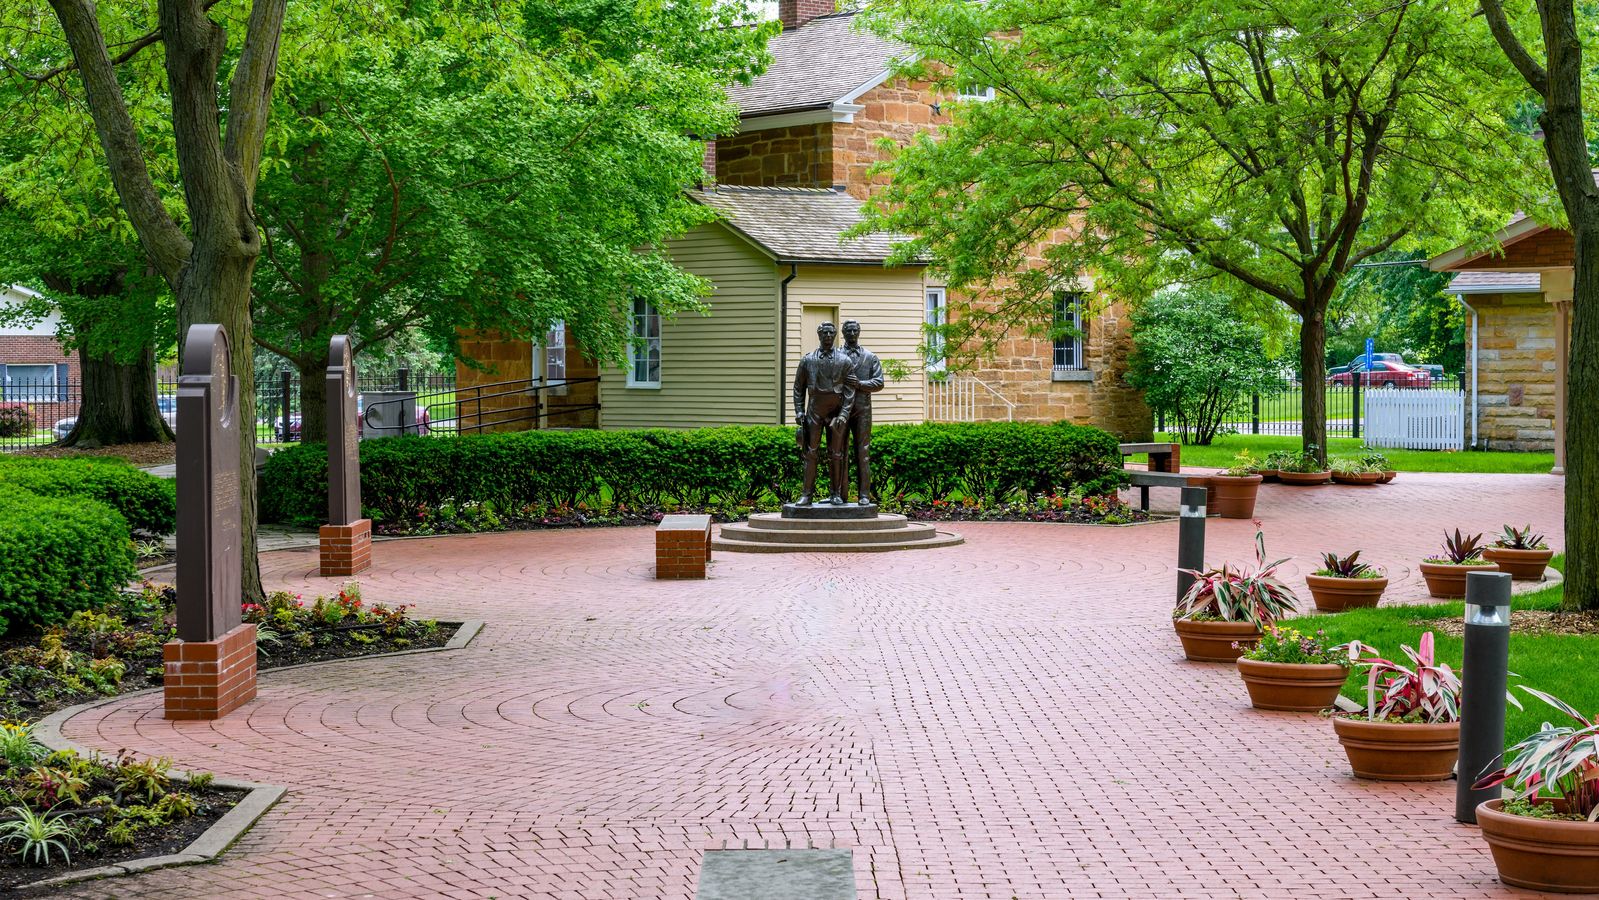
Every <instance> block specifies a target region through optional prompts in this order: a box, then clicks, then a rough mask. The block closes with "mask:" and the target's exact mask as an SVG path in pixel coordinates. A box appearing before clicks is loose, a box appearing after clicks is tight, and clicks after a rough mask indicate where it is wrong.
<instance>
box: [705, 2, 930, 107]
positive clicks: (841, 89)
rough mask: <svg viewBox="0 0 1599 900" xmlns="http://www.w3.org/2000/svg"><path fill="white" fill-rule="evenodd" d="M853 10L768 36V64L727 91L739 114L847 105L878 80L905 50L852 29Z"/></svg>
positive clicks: (904, 53) (882, 77)
mask: <svg viewBox="0 0 1599 900" xmlns="http://www.w3.org/2000/svg"><path fill="white" fill-rule="evenodd" d="M854 22H855V14H854V13H852V12H850V13H839V14H837V15H832V16H822V17H821V18H817V19H812V20H811V21H809V22H806V23H805V24H804V25H802V26H800V27H799V28H795V29H792V30H790V31H785V32H783V33H782V34H780V35H778V36H776V37H774V38H772V42H771V44H769V45H768V47H769V49H770V50H771V51H772V65H771V67H770V68H768V69H767V70H766V71H765V72H763V73H762V74H761V76H760V77H759V78H756V79H755V80H754V81H753V82H751V83H750V84H748V85H733V86H732V87H729V88H728V90H727V94H728V96H729V97H731V98H732V100H733V102H734V103H737V104H738V108H739V114H740V115H741V116H742V117H744V118H746V119H747V118H752V117H754V116H769V115H774V114H777V113H787V112H799V111H801V110H811V109H826V108H828V107H830V106H832V105H833V104H835V103H841V102H842V103H851V102H853V101H854V100H855V98H856V97H858V96H859V95H861V94H863V93H865V92H866V91H867V90H870V89H871V88H874V87H876V86H877V85H879V84H882V83H883V82H884V81H885V80H887V78H888V76H889V65H890V63H891V62H892V61H893V60H894V59H895V58H896V57H908V56H909V55H910V48H909V47H907V46H905V45H904V44H901V43H899V42H898V41H890V40H885V39H884V38H881V37H879V36H877V35H875V34H872V33H870V32H867V31H862V30H859V29H856V28H854V27H853V23H854Z"/></svg>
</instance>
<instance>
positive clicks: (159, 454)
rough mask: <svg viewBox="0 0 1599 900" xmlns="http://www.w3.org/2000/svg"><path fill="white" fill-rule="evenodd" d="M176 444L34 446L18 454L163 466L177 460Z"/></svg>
mask: <svg viewBox="0 0 1599 900" xmlns="http://www.w3.org/2000/svg"><path fill="white" fill-rule="evenodd" d="M177 447H178V445H177V444H171V443H167V444H161V443H149V444H115V445H112V446H110V447H101V448H99V449H98V450H80V449H78V448H76V447H72V448H68V447H36V448H34V449H32V450H23V451H20V452H18V453H17V455H18V456H44V457H50V458H60V457H63V456H120V457H122V458H123V459H125V460H127V461H128V462H130V463H133V464H134V465H136V466H164V465H166V464H168V463H172V462H176V461H177V453H178V449H177Z"/></svg>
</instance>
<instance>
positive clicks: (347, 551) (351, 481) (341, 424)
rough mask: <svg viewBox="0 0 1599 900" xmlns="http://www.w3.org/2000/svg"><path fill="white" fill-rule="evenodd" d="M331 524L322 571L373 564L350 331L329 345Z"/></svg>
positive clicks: (325, 530) (326, 528)
mask: <svg viewBox="0 0 1599 900" xmlns="http://www.w3.org/2000/svg"><path fill="white" fill-rule="evenodd" d="M327 396H328V401H327V405H328V524H326V525H323V526H322V529H321V532H320V537H321V549H322V554H321V570H322V574H323V575H324V576H329V575H354V574H356V573H358V572H363V571H365V570H366V569H367V568H368V567H369V566H371V565H372V520H371V519H363V518H361V457H360V443H359V441H358V437H359V435H358V432H357V430H356V416H357V415H359V411H358V410H359V407H358V405H357V403H356V383H355V361H354V359H353V358H352V356H351V354H350V338H349V335H344V334H336V335H334V336H333V340H332V341H331V342H330V343H329V344H328V374H327Z"/></svg>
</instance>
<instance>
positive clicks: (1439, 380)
mask: <svg viewBox="0 0 1599 900" xmlns="http://www.w3.org/2000/svg"><path fill="white" fill-rule="evenodd" d="M1415 368H1417V369H1420V370H1422V371H1423V372H1426V373H1427V374H1428V375H1430V376H1432V383H1433V386H1434V387H1436V386H1438V385H1440V384H1443V383H1444V382H1445V381H1447V380H1449V376H1448V375H1446V374H1444V367H1443V366H1437V365H1433V364H1431V363H1427V364H1424V365H1417V366H1415Z"/></svg>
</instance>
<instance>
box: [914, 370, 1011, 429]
mask: <svg viewBox="0 0 1599 900" xmlns="http://www.w3.org/2000/svg"><path fill="white" fill-rule="evenodd" d="M979 387H980V388H982V389H983V390H985V391H987V392H988V393H989V394H990V395H991V396H993V397H994V398H995V399H997V400H999V402H1001V403H1003V404H1005V419H1006V421H1012V422H1013V421H1015V420H1016V404H1015V403H1013V402H1011V400H1010V398H1008V397H1006V396H1005V395H1004V394H1001V393H1000V392H999V391H996V390H994V388H993V386H992V385H990V384H988V383H987V382H985V381H983V380H982V379H980V378H974V377H972V376H970V375H951V376H949V377H947V378H944V379H942V380H933V379H928V382H927V418H928V420H929V421H932V422H975V421H977V391H976V388H979Z"/></svg>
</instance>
